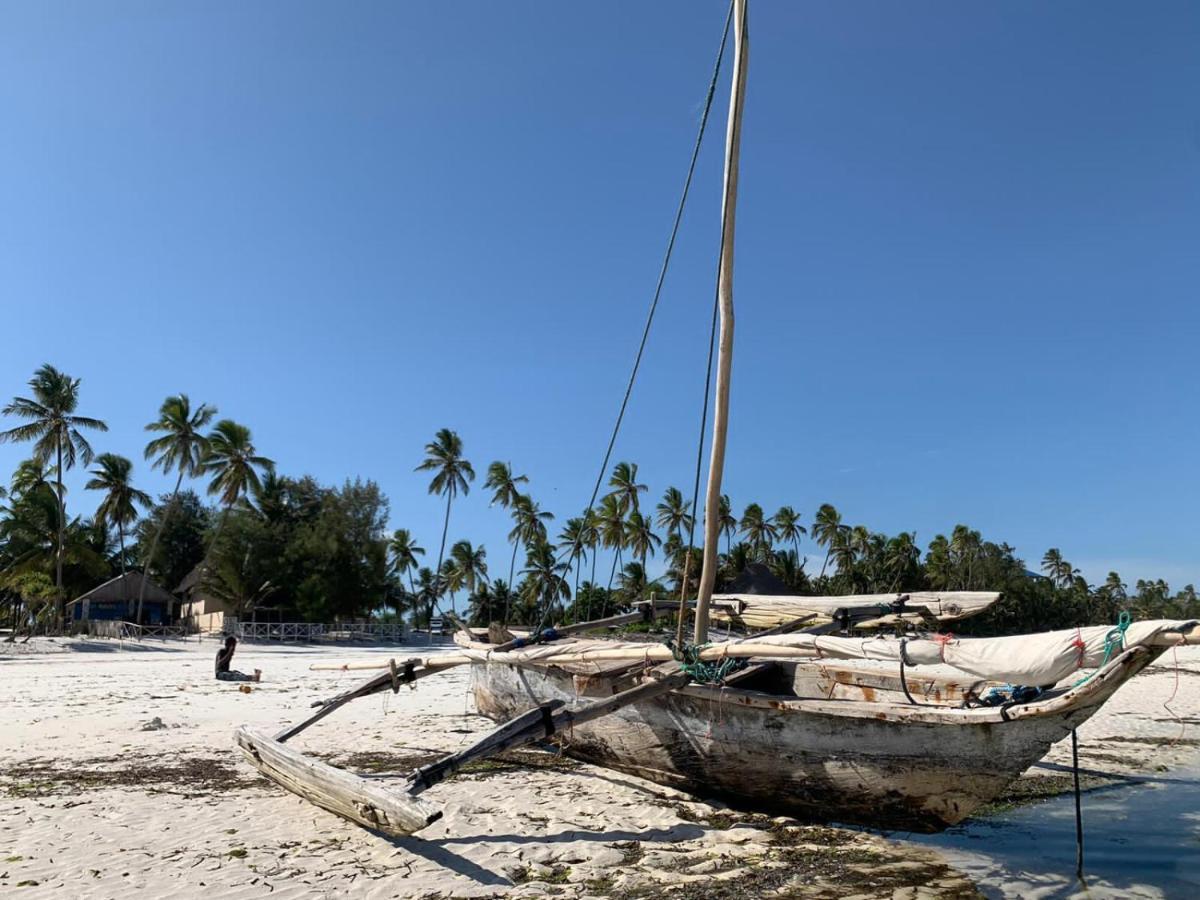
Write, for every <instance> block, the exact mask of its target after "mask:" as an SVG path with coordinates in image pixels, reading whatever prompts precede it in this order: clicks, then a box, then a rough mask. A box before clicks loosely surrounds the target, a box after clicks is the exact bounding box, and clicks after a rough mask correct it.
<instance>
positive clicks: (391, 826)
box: [235, 725, 442, 836]
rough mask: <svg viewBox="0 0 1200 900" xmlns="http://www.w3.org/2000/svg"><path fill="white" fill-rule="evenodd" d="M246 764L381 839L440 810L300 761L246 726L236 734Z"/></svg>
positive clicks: (313, 762) (435, 817)
mask: <svg viewBox="0 0 1200 900" xmlns="http://www.w3.org/2000/svg"><path fill="white" fill-rule="evenodd" d="M235 738H236V740H237V744H238V746H239V747H240V748H241V749H242V752H243V753H244V754H245V755H246V758H247V759H248V760H249V762H250V764H251V765H253V766H254V767H255V768H256V769H258V771H260V772H261V773H262V774H263V775H265V776H266V777H268V778H270V779H271V780H272V781H274V782H275V783H277V784H278V785H280V786H281V787H284V788H286V789H287V790H289V791H291V792H292V793H293V794H297V795H298V796H300V797H303V798H304V799H305V800H308V801H309V802H310V803H314V804H316V805H317V806H319V807H321V808H322V809H326V810H329V812H331V813H334V814H336V815H339V816H341V817H342V818H343V819H349V820H350V821H351V822H356V823H357V824H359V825H362V826H363V827H365V828H370V829H373V830H374V831H380V832H383V833H384V834H390V835H396V836H402V835H408V834H412V833H413V832H414V831H418V830H419V829H421V828H424V827H425V826H426V825H429V824H430V823H432V822H435V821H437V820H438V819H439V818H441V815H442V814H441V811H440V810H438V809H436V808H435V807H433V806H431V805H429V804H428V803H426V802H425V801H423V800H420V799H418V798H416V797H413V796H411V795H408V794H398V793H395V792H392V791H389V790H387V789H386V788H384V787H381V786H380V785H378V784H374V783H373V782H370V781H368V780H366V779H364V778H360V777H358V776H357V775H355V774H353V773H352V772H347V771H344V770H343V769H337V768H334V767H333V766H330V765H328V764H326V763H323V762H321V761H320V760H316V759H311V758H309V757H307V756H304V755H303V754H301V753H300V752H299V751H296V750H293V749H291V748H290V747H287V746H285V745H283V744H281V743H279V742H278V741H275V740H272V739H271V738H269V737H267V736H266V735H263V734H258V733H256V732H254V731H252V730H250V729H249V728H247V727H246V726H245V725H243V726H242V727H241V728H239V729H238V730H237V731H236V733H235Z"/></svg>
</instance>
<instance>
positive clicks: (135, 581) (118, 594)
mask: <svg viewBox="0 0 1200 900" xmlns="http://www.w3.org/2000/svg"><path fill="white" fill-rule="evenodd" d="M143 578H145V576H144V575H142V573H141V572H126V573H125V574H124V575H118V576H117V577H116V578H110V579H109V580H108V581H106V582H104V584H100V585H97V586H96V587H94V588H92V589H91V590H90V591H88V592H87V593H86V594H80V595H79V596H78V597H76V598H75V599H74V600H72V601H71V602H72V603H82V602H83V601H84V600H95V601H96V602H97V603H104V602H113V601H121V600H130V599H137V596H138V592H139V591H141V589H142V579H143ZM146 599H147V600H149V601H150V602H151V603H169V602H170V601H172V600H174V599H175V598H174V597H172V596H171V595H170V594H169V593H167V592H166V591H165V590H163V589H162V588H161V587H159V586H158V585H157V584H155V583H154V582H153V581H151V580H150V579H149V578H146Z"/></svg>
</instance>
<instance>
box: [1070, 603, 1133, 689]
mask: <svg viewBox="0 0 1200 900" xmlns="http://www.w3.org/2000/svg"><path fill="white" fill-rule="evenodd" d="M1132 623H1133V616H1131V615H1130V614H1129V610H1123V611H1122V612H1121V614H1120V615H1119V616H1117V624H1116V625H1115V626H1114V627H1113V628H1111V629H1109V632H1108V634H1106V635H1105V636H1104V659H1102V660H1100V665H1099V666H1097V667H1096V671H1095V672H1092V673H1091V675H1085V676H1084V677H1083V678H1080V679H1079V680H1078V681H1077V682H1075V684H1074V687H1079V686H1080V685H1081V684H1086V683H1087V682H1088V681H1090V680H1091V679H1092V677H1093V676H1095V674H1096V672H1099V671H1100V670H1101V669H1103V668H1104V667H1105V666H1107V665H1108V663H1109V660H1111V659H1112V655H1113V650H1116V649H1121V650H1124V649H1125V632H1126V631H1128V630H1129V626H1130V625H1131V624H1132Z"/></svg>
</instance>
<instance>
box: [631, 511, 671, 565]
mask: <svg viewBox="0 0 1200 900" xmlns="http://www.w3.org/2000/svg"><path fill="white" fill-rule="evenodd" d="M625 530H626V538H625V539H626V542H627V543H628V546H629V549H630V550H631V551H632V552H633V555H634V556H636V557H637V558H638V562H639V563H640V564H641V567H642V570H643V572H644V571H645V569H646V557H647V556H653V555H654V548H655V547H657V546H659V545H660V544H661V543H662V538H660V537H659V536H658V535H657V534H655V533H654V530H653V529H652V528H651V527H650V519H649V518H648V517H646V516H643V515H642V514H641V513H640V512H638V511H637V510H636V509H635V510H634V511H633V512H631V513H630V514H629V518H628V520H627V521H626V525H625ZM643 580H644V579H643Z"/></svg>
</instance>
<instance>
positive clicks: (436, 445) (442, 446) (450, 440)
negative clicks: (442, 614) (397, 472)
mask: <svg viewBox="0 0 1200 900" xmlns="http://www.w3.org/2000/svg"><path fill="white" fill-rule="evenodd" d="M462 452H463V444H462V438H460V437H459V436H458V433H457V432H455V431H451V430H450V429H449V428H442V429H441V430H439V431H438V433H437V434H436V435H434V438H433V440H432V441H430V442H429V443H428V444H426V445H425V459H424V460H422V461H421V464H420V465H419V466H417V468H416V469H415V470H414V471H417V472H433V473H434V474H433V478H432V480H430V482H429V493H431V494H444V495H445V497H446V518H445V520H444V521H443V523H442V543H441V544H440V545H439V547H438V561H437V566H436V568H435V569H434V571H435V572H441V571H442V561H443V560H444V559H445V558H446V533H447V532H448V531H449V530H450V504H451V503H452V502H453V501H454V497H455V495H457V494H460V493H461V494H462V495H463V496H464V497H465V496H466V495H467V494H469V493H471V485H470V482H472V481H474V480H475V469H474V468H473V467H472V466H471V463H470V462H469V461H467V459H465V458H464V457H463V455H462ZM429 640H430V641H431V642H432V641H433V634H432V632H431V633H430V635H429Z"/></svg>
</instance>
